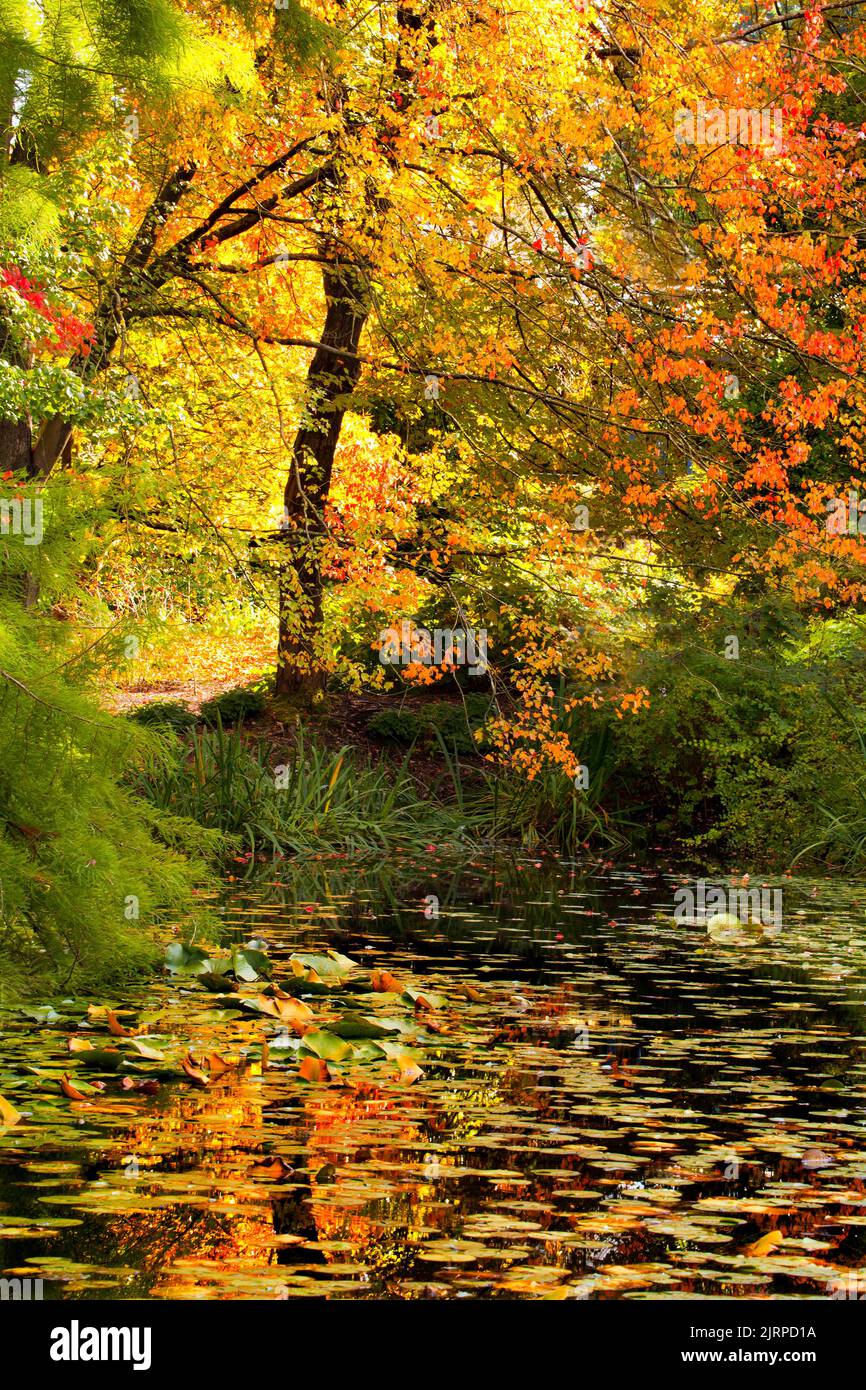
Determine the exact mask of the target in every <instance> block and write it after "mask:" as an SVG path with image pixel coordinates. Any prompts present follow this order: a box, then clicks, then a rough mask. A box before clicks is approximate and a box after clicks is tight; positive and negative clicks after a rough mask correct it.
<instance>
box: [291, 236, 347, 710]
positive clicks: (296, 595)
mask: <svg viewBox="0 0 866 1390" xmlns="http://www.w3.org/2000/svg"><path fill="white" fill-rule="evenodd" d="M323 280H324V287H325V298H326V303H327V312H326V314H325V324H324V328H323V330H322V335H321V339H320V343H321V346H320V347H318V348H317V349H316V352H315V355H314V356H313V359H312V361H311V362H310V366H309V370H308V372H307V401H308V404H307V411H306V420H305V423H304V424H303V425H302V426H301V428H300V429H299V430H298V432H297V434H296V436H295V439H294V443H293V446H292V463H291V469H290V471H289V477H288V480H287V482H286V488H285V493H284V495H283V532H284V536H283V542H282V543H283V545H284V546H285V547H286V549H287V550H288V551H289V555H288V556H287V557H286V559H285V560H284V561H283V563H282V564H281V565H280V573H279V589H280V627H279V644H278V657H277V679H276V692H277V694H278V695H294V694H297V693H299V692H304V693H313V692H315V691H316V690H320V689H321V688H322V686H323V684H324V676H323V661H322V652H321V650H320V644H321V634H322V552H323V550H324V547H325V545H326V543H327V521H326V517H325V508H326V505H327V501H328V494H329V492H330V487H331V474H332V472H333V467H334V455H335V453H336V449H337V441H338V440H339V437H340V429H341V427H342V424H343V416H344V415H345V412H346V405H347V402H348V399H349V397H350V396H351V394H352V392H353V390H354V388H355V385H356V384H357V381H358V377H359V375H360V370H361V364H360V361H359V358H358V355H357V354H358V345H359V343H360V340H361V333H362V332H363V329H364V324H365V323H366V321H367V318H368V315H369V312H370V308H369V300H368V298H367V294H366V290H365V286H364V280H363V272H362V271H360V270H359V269H358V268H357V267H355V266H350V265H346V264H341V263H339V262H335V263H332V264H330V265H328V266H327V267H326V268H325V270H324V272H323Z"/></svg>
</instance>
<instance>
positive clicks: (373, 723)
mask: <svg viewBox="0 0 866 1390" xmlns="http://www.w3.org/2000/svg"><path fill="white" fill-rule="evenodd" d="M423 730H424V724H423V722H422V720H421V719H419V717H418V715H417V714H413V713H412V711H411V710H401V709H383V710H380V711H379V712H378V714H374V715H373V716H372V717H371V718H370V719H368V721H367V732H368V733H371V734H375V735H376V736H377V738H384V739H389V740H391V741H392V742H393V743H404V744H409V743H414V742H415V740H416V739H417V738H418V737H419V736H420V735H421V734H422V733H423Z"/></svg>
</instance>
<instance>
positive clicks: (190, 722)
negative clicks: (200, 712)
mask: <svg viewBox="0 0 866 1390" xmlns="http://www.w3.org/2000/svg"><path fill="white" fill-rule="evenodd" d="M127 718H129V719H131V720H133V722H134V723H136V724H143V725H144V726H145V728H147V729H154V728H157V729H165V728H168V729H173V730H174V731H175V733H179V734H181V733H186V732H188V730H189V729H192V728H193V727H194V725H195V722H196V718H195V715H194V714H193V712H192V710H191V709H188V708H187V706H186V705H183V704H181V703H180V701H179V700H152V701H151V702H150V703H149V704H147V705H139V707H138V709H134V710H131V711H130V713H129V714H128V715H127Z"/></svg>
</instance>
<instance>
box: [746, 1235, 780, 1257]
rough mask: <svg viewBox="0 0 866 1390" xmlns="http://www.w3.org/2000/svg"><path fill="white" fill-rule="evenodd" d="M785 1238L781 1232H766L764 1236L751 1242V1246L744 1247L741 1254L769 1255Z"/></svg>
mask: <svg viewBox="0 0 866 1390" xmlns="http://www.w3.org/2000/svg"><path fill="white" fill-rule="evenodd" d="M784 1239H785V1237H784V1236H783V1235H782V1232H781V1231H768V1232H767V1234H766V1235H765V1236H761V1237H760V1238H759V1239H758V1240H754V1241H752V1244H751V1245H747V1246H745V1248H744V1249H743V1251H742V1253H743V1254H744V1255H769V1254H771V1253H772V1251H773V1250H774V1249H775V1247H776V1246H777V1245H781V1244H782V1241H783V1240H784Z"/></svg>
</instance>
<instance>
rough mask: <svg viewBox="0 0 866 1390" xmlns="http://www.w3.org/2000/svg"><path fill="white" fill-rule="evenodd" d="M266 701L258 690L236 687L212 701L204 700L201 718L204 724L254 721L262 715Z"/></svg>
mask: <svg viewBox="0 0 866 1390" xmlns="http://www.w3.org/2000/svg"><path fill="white" fill-rule="evenodd" d="M266 707H267V701H266V699H265V697H264V695H263V694H262V692H261V691H260V690H251V689H245V688H243V687H238V689H236V690H225V691H223V693H222V695H217V696H216V697H215V698H214V699H213V700H205V702H204V704H203V705H202V707H201V718H202V721H203V722H204V723H205V724H216V723H217V722H220V723H222V724H237V723H239V722H240V721H241V720H243V719H255V718H257V716H258V715H260V714H264V711H265V709H266Z"/></svg>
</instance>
